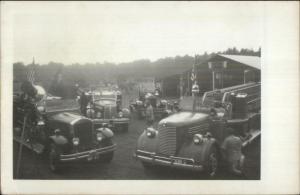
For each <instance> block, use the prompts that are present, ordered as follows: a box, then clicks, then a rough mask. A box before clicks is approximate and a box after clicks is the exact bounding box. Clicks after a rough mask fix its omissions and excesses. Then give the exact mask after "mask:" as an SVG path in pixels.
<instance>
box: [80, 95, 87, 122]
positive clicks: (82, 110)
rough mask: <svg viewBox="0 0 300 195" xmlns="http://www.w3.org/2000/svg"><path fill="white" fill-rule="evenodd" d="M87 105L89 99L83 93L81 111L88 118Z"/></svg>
mask: <svg viewBox="0 0 300 195" xmlns="http://www.w3.org/2000/svg"><path fill="white" fill-rule="evenodd" d="M87 105H88V98H87V97H86V95H85V92H84V91H83V92H82V93H81V96H80V111H81V114H82V115H84V116H86V107H87Z"/></svg>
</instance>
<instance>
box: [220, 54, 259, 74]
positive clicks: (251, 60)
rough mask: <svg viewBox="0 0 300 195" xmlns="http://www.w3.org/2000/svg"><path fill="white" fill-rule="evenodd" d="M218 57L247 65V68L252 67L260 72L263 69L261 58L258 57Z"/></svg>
mask: <svg viewBox="0 0 300 195" xmlns="http://www.w3.org/2000/svg"><path fill="white" fill-rule="evenodd" d="M218 55H219V56H222V57H224V58H228V59H230V60H233V61H236V62H239V63H242V64H245V65H247V66H251V67H253V68H256V69H259V70H260V67H261V65H260V64H261V63H260V57H258V56H243V55H223V54H218Z"/></svg>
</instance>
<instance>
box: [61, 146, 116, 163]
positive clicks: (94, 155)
mask: <svg viewBox="0 0 300 195" xmlns="http://www.w3.org/2000/svg"><path fill="white" fill-rule="evenodd" d="M116 146H117V145H116V144H113V145H111V146H106V147H103V148H97V149H93V150H88V151H84V152H78V153H74V154H62V155H60V158H59V159H60V161H62V162H67V161H76V160H80V159H87V160H88V161H92V160H96V159H98V158H100V155H102V154H106V153H109V152H113V151H115V150H116Z"/></svg>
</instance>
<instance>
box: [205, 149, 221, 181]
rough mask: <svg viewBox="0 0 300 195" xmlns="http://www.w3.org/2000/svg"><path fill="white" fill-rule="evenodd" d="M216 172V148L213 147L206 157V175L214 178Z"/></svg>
mask: <svg viewBox="0 0 300 195" xmlns="http://www.w3.org/2000/svg"><path fill="white" fill-rule="evenodd" d="M218 170H219V157H218V150H217V148H216V146H213V147H212V148H211V149H210V151H209V153H208V155H207V162H206V173H207V174H208V175H209V176H210V177H214V176H216V174H217V172H218Z"/></svg>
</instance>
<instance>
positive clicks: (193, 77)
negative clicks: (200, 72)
mask: <svg viewBox="0 0 300 195" xmlns="http://www.w3.org/2000/svg"><path fill="white" fill-rule="evenodd" d="M195 65H196V55H195V63H194V64H193V69H192V74H191V80H192V81H195V80H196V70H195Z"/></svg>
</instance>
